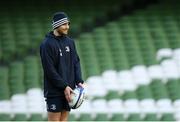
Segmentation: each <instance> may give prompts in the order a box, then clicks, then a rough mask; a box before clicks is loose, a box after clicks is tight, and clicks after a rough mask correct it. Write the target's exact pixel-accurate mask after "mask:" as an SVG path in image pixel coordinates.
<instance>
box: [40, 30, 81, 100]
mask: <svg viewBox="0 0 180 122" xmlns="http://www.w3.org/2000/svg"><path fill="white" fill-rule="evenodd" d="M40 57H41V63H42V66H43V71H44V97H45V98H47V97H56V96H64V90H65V88H66V87H67V86H69V87H71V88H72V89H74V88H75V86H76V85H77V84H78V83H80V82H81V83H83V82H84V81H83V80H82V77H81V67H80V59H79V56H78V54H77V51H76V47H75V44H74V41H73V40H72V39H71V38H69V37H68V36H66V35H63V36H55V35H54V34H53V32H50V33H48V34H47V35H46V37H45V39H44V41H43V42H42V43H41V45H40Z"/></svg>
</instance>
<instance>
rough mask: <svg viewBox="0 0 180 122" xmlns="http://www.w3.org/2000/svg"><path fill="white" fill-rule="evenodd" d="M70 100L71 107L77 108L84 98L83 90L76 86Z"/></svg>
mask: <svg viewBox="0 0 180 122" xmlns="http://www.w3.org/2000/svg"><path fill="white" fill-rule="evenodd" d="M71 99H72V100H71V102H69V106H70V107H71V108H72V109H76V108H79V107H80V106H81V104H82V103H83V101H84V99H85V90H84V88H82V87H76V88H75V89H74V90H73V93H72V94H71Z"/></svg>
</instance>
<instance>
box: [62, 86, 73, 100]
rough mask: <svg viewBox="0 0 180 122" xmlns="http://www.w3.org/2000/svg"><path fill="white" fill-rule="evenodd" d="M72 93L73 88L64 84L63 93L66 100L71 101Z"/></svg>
mask: <svg viewBox="0 0 180 122" xmlns="http://www.w3.org/2000/svg"><path fill="white" fill-rule="evenodd" d="M72 93H73V90H72V89H71V88H70V87H69V86H66V88H65V90H64V95H65V98H66V100H67V101H68V102H71V94H72Z"/></svg>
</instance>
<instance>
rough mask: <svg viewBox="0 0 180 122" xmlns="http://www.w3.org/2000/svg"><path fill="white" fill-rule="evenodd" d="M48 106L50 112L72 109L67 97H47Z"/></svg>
mask: <svg viewBox="0 0 180 122" xmlns="http://www.w3.org/2000/svg"><path fill="white" fill-rule="evenodd" d="M46 106H47V111H48V112H62V111H70V110H71V109H70V107H69V104H68V102H67V100H66V98H62V97H52V98H46Z"/></svg>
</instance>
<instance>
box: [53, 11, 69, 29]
mask: <svg viewBox="0 0 180 122" xmlns="http://www.w3.org/2000/svg"><path fill="white" fill-rule="evenodd" d="M65 23H69V18H68V16H67V14H66V13H64V12H57V13H55V14H54V16H53V22H52V26H53V29H56V28H57V27H59V26H61V25H63V24H65Z"/></svg>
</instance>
